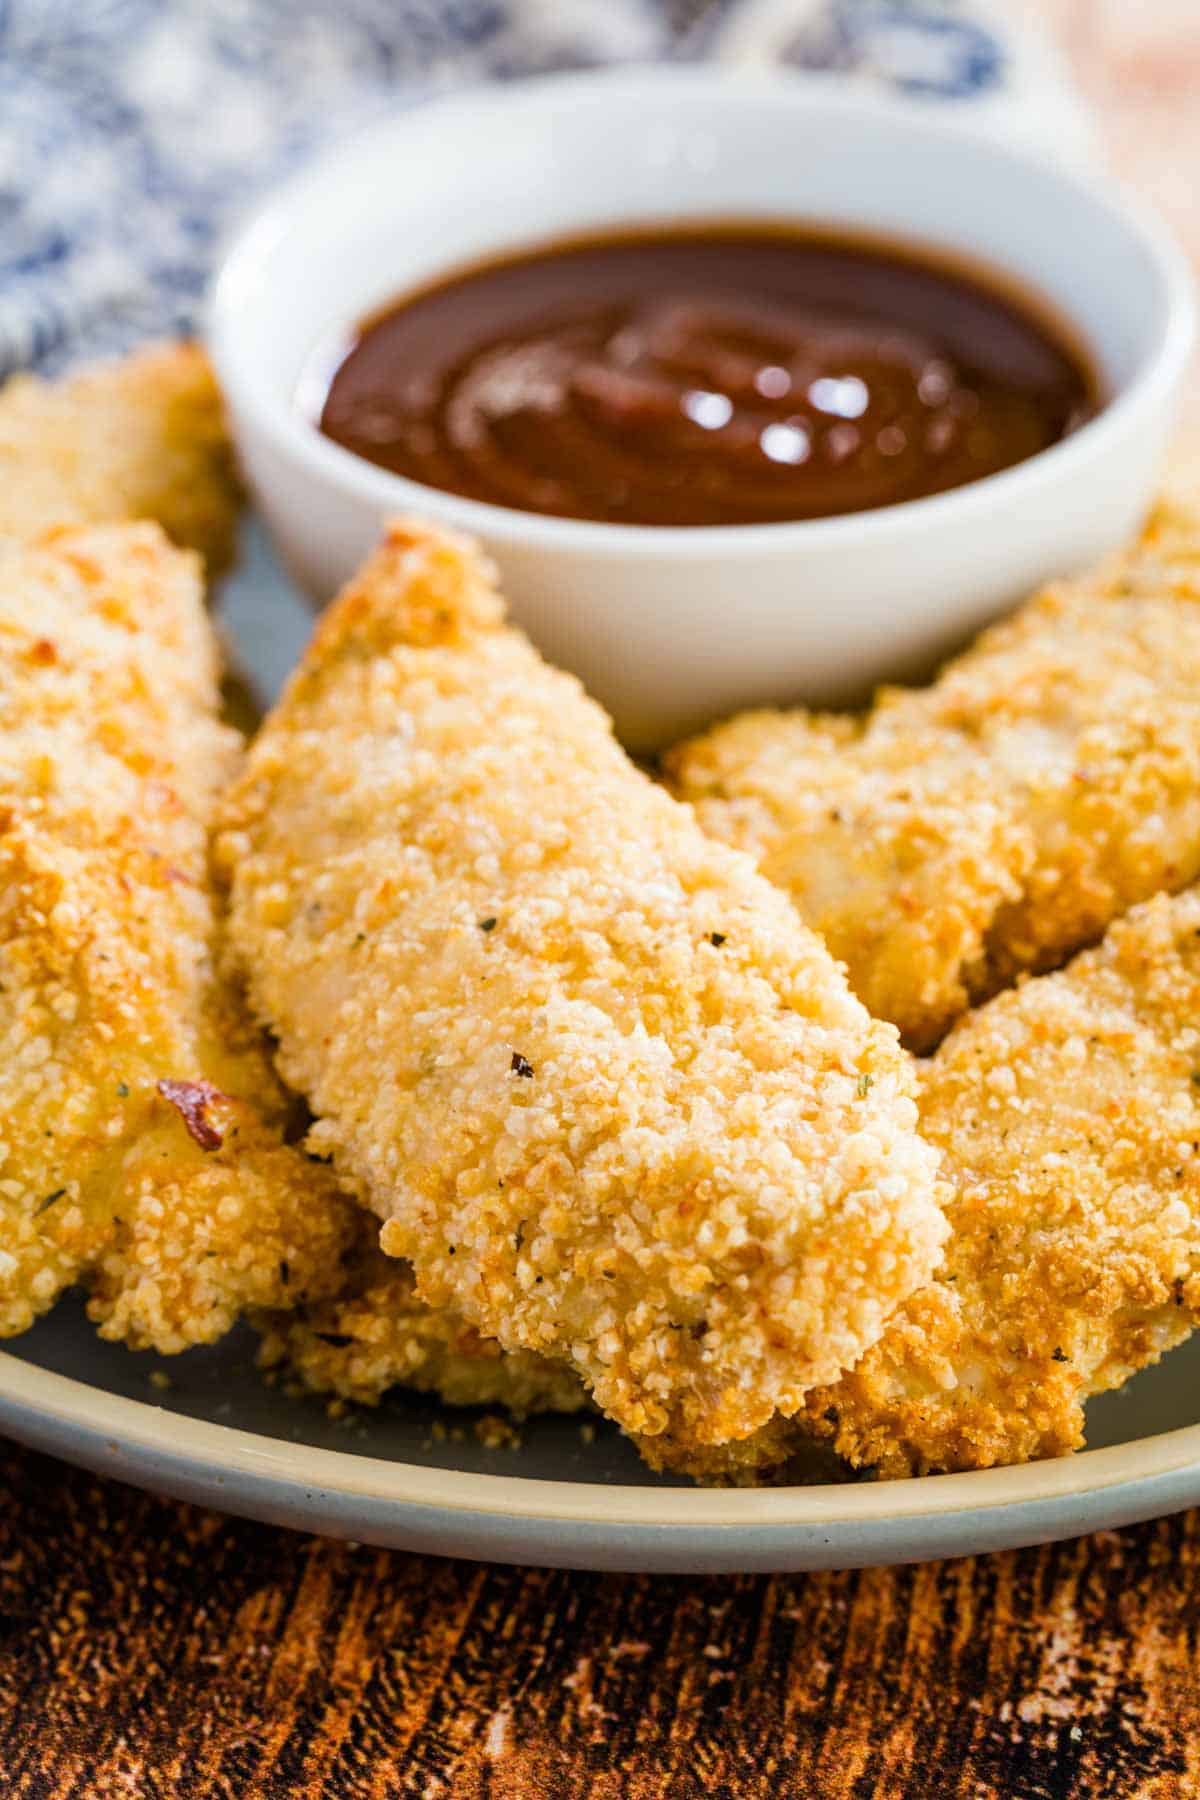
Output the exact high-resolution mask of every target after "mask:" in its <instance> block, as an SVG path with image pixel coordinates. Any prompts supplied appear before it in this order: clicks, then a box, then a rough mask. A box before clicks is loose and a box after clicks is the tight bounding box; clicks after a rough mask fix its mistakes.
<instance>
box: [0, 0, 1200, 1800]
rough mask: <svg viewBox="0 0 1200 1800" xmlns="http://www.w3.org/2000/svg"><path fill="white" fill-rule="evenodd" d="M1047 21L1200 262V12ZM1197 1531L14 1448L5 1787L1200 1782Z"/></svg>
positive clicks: (875, 1790) (0, 1475) (684, 1798)
mask: <svg viewBox="0 0 1200 1800" xmlns="http://www.w3.org/2000/svg"><path fill="white" fill-rule="evenodd" d="M1028 4H1029V5H1030V7H1031V8H1034V9H1035V10H1036V11H1037V12H1038V13H1039V14H1040V15H1041V16H1043V17H1045V16H1046V15H1047V14H1052V15H1053V16H1054V18H1055V19H1056V21H1057V23H1058V25H1059V27H1060V29H1061V32H1062V36H1063V40H1064V42H1065V44H1066V45H1067V47H1068V50H1069V52H1070V54H1071V56H1072V57H1073V59H1074V61H1075V65H1076V67H1077V69H1078V71H1079V73H1080V76H1081V79H1082V80H1083V81H1084V83H1085V85H1086V86H1087V88H1088V89H1089V91H1090V92H1091V94H1092V95H1093V97H1094V99H1095V101H1096V103H1097V105H1098V106H1099V107H1100V109H1101V115H1102V118H1103V120H1104V124H1105V128H1106V134H1107V139H1108V143H1109V145H1110V149H1111V154H1112V158H1113V161H1114V163H1115V164H1116V166H1117V167H1118V168H1119V169H1120V170H1121V172H1123V173H1124V174H1125V175H1126V176H1127V178H1129V179H1130V180H1132V181H1133V182H1134V183H1135V184H1137V185H1139V186H1141V187H1142V188H1143V189H1145V190H1146V191H1147V192H1148V193H1150V194H1151V195H1152V196H1153V198H1154V199H1155V200H1156V202H1157V203H1158V204H1159V205H1160V207H1161V208H1162V209H1163V210H1164V211H1165V212H1167V213H1168V214H1169V215H1170V216H1171V217H1172V219H1173V221H1174V223H1175V225H1176V228H1177V229H1178V230H1180V232H1181V233H1182V234H1183V235H1184V237H1185V239H1186V240H1187V241H1188V243H1189V244H1190V245H1191V246H1192V248H1193V249H1194V250H1195V252H1196V253H1197V255H1198V256H1200V210H1198V209H1197V208H1196V205H1195V191H1196V177H1197V172H1198V171H1200V5H1197V0H1155V4H1153V5H1146V4H1143V5H1137V6H1135V5H1134V4H1132V0H1054V3H1053V4H1050V3H1049V0H1028ZM1198 1631H1200V1514H1191V1515H1187V1516H1185V1517H1183V1518H1179V1519H1174V1520H1168V1521H1164V1522H1162V1523H1160V1524H1156V1525H1148V1526H1145V1527H1141V1528H1139V1529H1135V1530H1129V1531H1123V1532H1119V1533H1103V1534H1101V1535H1099V1536H1096V1537H1092V1538H1087V1539H1083V1540H1080V1541H1078V1542H1075V1543H1072V1544H1067V1545H1062V1546H1059V1547H1056V1548H1051V1549H1047V1550H1041V1551H1030V1552H1027V1553H1025V1554H1019V1555H1004V1556H993V1557H987V1558H981V1559H978V1560H970V1561H964V1562H956V1563H945V1564H941V1565H937V1566H930V1567H924V1568H915V1569H912V1568H910V1569H890V1570H877V1571H871V1572H867V1573H863V1574H846V1575H820V1576H812V1577H793V1578H788V1579H777V1580H766V1579H758V1578H750V1577H746V1578H734V1579H729V1578H726V1579H712V1580H702V1581H696V1580H687V1581H685V1580H680V1579H661V1580H655V1579H634V1578H620V1577H600V1576H580V1575H566V1574H559V1573H553V1572H521V1571H516V1570H510V1569H504V1568H482V1567H474V1566H471V1565H467V1564H455V1563H449V1562H443V1561H437V1560H432V1559H427V1558H420V1557H411V1556H399V1555H392V1554H388V1553H385V1552H377V1551H372V1550H366V1549H360V1548H354V1547H348V1546H346V1545H340V1544H334V1543H329V1542H324V1541H321V1540H317V1539H307V1538H301V1537H295V1536H291V1535H289V1534H288V1533H285V1532H279V1531H273V1530H269V1529H267V1528H265V1527H261V1526H256V1525H248V1524H243V1523H240V1522H238V1521H236V1520H232V1519H227V1518H223V1517H220V1516H219V1515H217V1514H215V1513H206V1512H201V1511H198V1510H196V1509H194V1508H189V1507H183V1506H175V1505H171V1504H168V1503H166V1502H164V1501H160V1500H155V1499H152V1498H149V1497H146V1496H144V1495H141V1494H137V1493H134V1492H132V1491H131V1490H129V1489H126V1488H123V1487H121V1486H118V1485H117V1484H116V1483H113V1482H106V1481H99V1480H96V1479H93V1478H92V1477H91V1476H88V1475H85V1474H81V1473H79V1472H77V1471H74V1470H71V1469H68V1468H65V1467H63V1466H61V1465H59V1464H56V1463H54V1462H51V1461H49V1460H47V1459H46V1458H43V1457H39V1456H33V1455H27V1454H25V1453H24V1452H22V1451H19V1450H17V1449H15V1448H11V1447H5V1446H3V1445H2V1444H0V1796H2V1800H18V1797H20V1800H51V1796H53V1797H54V1800H67V1796H71V1797H72V1800H110V1797H111V1800H117V1797H118V1796H120V1797H121V1800H131V1797H132V1800H199V1797H200V1796H209V1795H214V1796H216V1795H220V1796H229V1797H230V1800H234V1797H236V1800H268V1797H269V1800H277V1797H280V1796H284V1795H287V1796H304V1797H311V1800H317V1797H318V1796H320V1797H322V1800H358V1797H359V1796H363V1797H366V1796H384V1795H388V1796H391V1795H410V1794H411V1795H428V1796H430V1797H431V1800H432V1797H436V1796H452V1797H453V1800H470V1797H472V1796H480V1797H482V1796H489V1797H490V1800H518V1797H521V1800H524V1797H526V1796H531V1797H532V1796H560V1795H561V1796H563V1797H564V1800H567V1797H571V1800H575V1797H580V1800H582V1797H583V1796H596V1797H597V1800H599V1797H600V1796H604V1797H605V1800H610V1797H612V1800H615V1797H616V1796H625V1795H629V1796H638V1797H641V1796H651V1795H654V1796H660V1795H661V1796H671V1797H672V1800H690V1796H693V1795H695V1796H700V1795H709V1796H726V1795H728V1796H737V1797H738V1800H741V1797H743V1796H746V1797H754V1796H759V1795H762V1796H764V1797H769V1800H809V1797H810V1796H811V1797H814V1800H851V1797H853V1800H887V1797H890V1796H896V1797H903V1800H914V1797H915V1800H925V1797H926V1796H929V1797H930V1800H933V1797H937V1800H983V1797H986V1796H992V1795H997V1796H1003V1797H1005V1800H1042V1797H1045V1800H1067V1797H1068V1796H1087V1797H1088V1800H1093V1797H1098V1796H1114V1797H1118V1800H1125V1797H1129V1800H1133V1796H1137V1797H1138V1800H1167V1797H1168V1796H1171V1797H1176V1796H1178V1797H1181V1800H1182V1797H1185V1796H1186V1797H1188V1800H1190V1797H1192V1796H1197V1795H1200V1680H1198V1677H1197V1671H1198V1668H1200V1662H1198V1657H1200V1650H1198V1646H1197V1634H1198Z"/></svg>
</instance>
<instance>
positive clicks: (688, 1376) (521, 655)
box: [220, 525, 944, 1446]
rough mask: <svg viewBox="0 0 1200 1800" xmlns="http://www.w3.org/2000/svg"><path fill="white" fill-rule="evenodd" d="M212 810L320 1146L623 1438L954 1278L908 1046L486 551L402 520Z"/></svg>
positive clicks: (440, 1274) (802, 1378)
mask: <svg viewBox="0 0 1200 1800" xmlns="http://www.w3.org/2000/svg"><path fill="white" fill-rule="evenodd" d="M225 817H226V824H227V830H226V831H225V833H224V836H223V839H222V843H221V851H220V854H221V857H222V860H223V865H224V868H225V869H226V870H227V871H228V874H229V876H230V877H231V880H232V889H231V911H230V932H231V940H232V943H233V945H234V948H235V950H236V952H237V954H238V956H239V958H240V960H241V963H242V967H243V971H244V974H245V977H246V979H247V982H248V984H249V991H250V994H251V998H252V1000H253V1002H254V1003H255V1005H256V1006H257V1009H258V1012H259V1014H260V1017H261V1019H262V1020H263V1022H264V1023H265V1024H267V1025H269V1027H270V1029H271V1030H272V1031H273V1032H274V1033H275V1035H276V1037H277V1039H278V1042H279V1065H280V1068H281V1071H282V1073H283V1075H284V1078H285V1079H286V1080H288V1081H289V1082H290V1083H291V1084H292V1085H293V1086H294V1087H295V1088H296V1089H297V1090H298V1091H299V1092H301V1093H302V1094H304V1095H305V1096H306V1098H307V1099H308V1101H309V1103H310V1105H311V1107H312V1109H313V1112H314V1114H315V1115H316V1118H317V1124H316V1126H315V1127H314V1130H313V1132H312V1134H311V1139H310V1141H311V1144H312V1147H313V1149H314V1150H315V1151H317V1152H319V1153H322V1154H324V1153H330V1154H332V1156H333V1159H334V1162H335V1165H336V1166H337V1167H338V1169H339V1172H340V1173H341V1175H342V1177H343V1178H344V1179H346V1180H348V1181H351V1182H353V1184H354V1185H355V1186H356V1188H357V1191H358V1192H359V1193H360V1194H361V1196H362V1198H363V1199H364V1200H365V1201H367V1202H368V1204H369V1205H371V1206H372V1207H373V1208H374V1209H375V1210H376V1211H377V1212H378V1213H379V1214H380V1216H381V1217H382V1218H383V1219H384V1221H385V1223H384V1226H383V1231H382V1234H381V1242H382V1245H383V1248H384V1249H385V1251H387V1253H388V1254H390V1255H394V1256H399V1257H404V1258H406V1259H408V1260H409V1261H410V1262H411V1264H412V1266H413V1270H414V1273H415V1277H416V1292H417V1295H418V1297H419V1298H420V1299H421V1300H422V1301H424V1302H425V1303H426V1304H428V1305H431V1306H434V1307H438V1308H446V1309H449V1310H453V1311H456V1312H458V1313H460V1314H461V1315H462V1316H463V1317H464V1318H465V1319H466V1320H467V1321H468V1322H469V1323H470V1324H472V1325H474V1326H475V1327H476V1329H477V1330H478V1331H479V1332H480V1333H481V1335H483V1336H485V1337H488V1338H495V1339H497V1340H498V1341H499V1342H500V1343H501V1344H502V1345H503V1346H504V1347H505V1348H506V1349H509V1350H529V1351H534V1352H537V1353H539V1354H544V1355H548V1356H551V1357H553V1358H557V1359H558V1360H560V1361H564V1362H568V1363H570V1364H571V1365H572V1366H573V1367H574V1368H575V1369H577V1370H578V1372H579V1373H580V1374H581V1375H582V1376H583V1378H584V1380H585V1382H586V1383H587V1384H588V1386H589V1387H590V1388H591V1389H592V1390H593V1392H594V1395H595V1399H596V1401H597V1403H598V1404H599V1405H600V1406H601V1407H602V1408H603V1409H604V1410H605V1411H606V1412H608V1413H610V1414H611V1415H612V1416H613V1417H614V1418H616V1419H617V1420H618V1422H619V1423H620V1424H622V1425H623V1426H625V1427H626V1429H628V1430H631V1431H633V1432H635V1433H639V1434H642V1435H645V1436H647V1437H665V1438H668V1439H670V1440H671V1441H673V1442H677V1443H679V1444H680V1445H684V1446H686V1445H688V1444H691V1443H693V1442H698V1443H712V1444H719V1443H722V1442H725V1441H728V1440H732V1439H737V1438H741V1437H746V1436H748V1435H749V1434H750V1433H752V1432H754V1431H755V1430H757V1429H758V1428H759V1427H760V1426H761V1425H763V1424H765V1423H766V1422H767V1421H768V1420H770V1419H771V1418H772V1417H773V1415H774V1414H775V1413H776V1411H778V1412H780V1413H784V1414H786V1413H789V1412H794V1411H795V1410H796V1409H797V1408H798V1407H799V1405H800V1404H801V1402H802V1399H803V1396H804V1393H805V1392H806V1391H807V1389H809V1388H810V1387H812V1386H813V1385H814V1384H816V1383H818V1382H821V1381H827V1380H829V1379H831V1378H832V1377H833V1375H834V1374H835V1373H836V1372H837V1371H838V1370H840V1369H842V1368H845V1367H846V1366H847V1365H848V1364H849V1363H851V1362H853V1361H854V1360H855V1358H856V1357H857V1356H858V1355H859V1354H860V1353H861V1351H862V1350H863V1349H864V1348H865V1347H866V1346H867V1345H868V1344H869V1343H871V1342H873V1341H874V1339H875V1338H876V1337H878V1335H879V1333H880V1332H881V1331H882V1329H883V1327H884V1325H885V1323H886V1321H887V1319H888V1317H889V1316H890V1315H891V1313H892V1312H893V1311H894V1309H895V1308H896V1306H897V1305H898V1304H899V1303H900V1301H901V1300H902V1299H903V1298H904V1297H905V1296H906V1295H907V1294H908V1293H910V1292H911V1291H912V1290H913V1288H914V1287H915V1286H917V1285H918V1284H919V1283H920V1282H921V1281H923V1280H924V1279H925V1278H926V1276H927V1275H928V1274H929V1272H930V1271H931V1269H932V1268H933V1266H934V1264H935V1262H936V1260H937V1256H938V1247H939V1244H940V1242H941V1237H942V1232H943V1229H944V1227H943V1221H942V1217H941V1214H940V1211H939V1209H938V1206H937V1203H936V1199H937V1186H936V1179H935V1173H934V1158H933V1156H932V1154H931V1152H930V1151H929V1150H928V1148H927V1147H926V1146H925V1145H924V1144H923V1143H922V1141H921V1139H920V1138H919V1136H918V1135H917V1132H916V1128H915V1119H916V1109H915V1105H914V1102H913V1099H912V1075H911V1071H910V1069H909V1066H908V1063H907V1059H906V1058H904V1057H903V1056H902V1054H901V1053H900V1051H899V1049H898V1046H897V1044H896V1039H895V1033H894V1031H893V1030H892V1029H891V1028H890V1027H888V1026H884V1025H879V1024H876V1023H874V1022H872V1021H871V1020H870V1019H869V1018H868V1016H867V1014H866V1012H865V1010H864V1009H863V1007H862V1006H861V1005H860V1004H859V1002H858V1001H856V1000H855V999H854V998H853V997H852V996H851V994H850V993H849V990H848V988H847V987H846V984H845V982H844V980H843V978H842V975H841V972H840V971H839V970H838V969H837V967H836V965H835V964H834V963H833V961H832V959H831V958H830V957H829V956H828V954H827V953H826V951H825V950H824V948H823V946H822V945H821V944H820V942H819V941H818V940H817V938H816V937H815V936H814V935H813V934H812V933H811V932H809V931H808V930H807V929H805V928H804V927H803V926H801V925H800V924H799V922H798V921H797V919H796V916H795V914H794V912H793V911H792V909H791V908H790V906H789V905H788V903H787V901H786V900H785V898H784V897H783V896H782V895H780V894H777V893H776V892H775V891H774V890H773V889H772V888H771V887H770V886H769V884H768V883H766V882H765V881H764V880H763V879H762V877H761V876H759V875H758V874H757V873H756V872H755V870H754V868H753V865H752V864H751V862H750V861H749V859H748V858H745V857H742V856H740V855H738V854H736V853H735V852H732V851H730V850H728V849H727V848H726V847H725V846H723V845H720V844H715V843H712V842H711V841H710V840H708V839H706V838H705V836H704V835H703V833H702V832H701V831H700V830H699V827H698V826H697V825H696V822H695V820H694V818H693V817H692V814H691V813H690V812H689V811H688V809H687V808H683V807H679V806H678V805H677V804H676V803H675V802H674V801H673V800H672V799H671V798H670V796H669V795H667V794H666V793H664V792H663V791H662V790H661V789H659V788H656V787H655V786H654V785H653V784H652V783H651V782H650V781H648V780H647V779H646V778H645V777H644V776H643V775H641V774H640V773H638V771H636V770H635V769H634V767H633V765H632V764H631V763H630V762H629V761H628V759H627V758H626V757H625V756H624V754H623V752H622V751H621V750H620V749H619V747H618V746H617V744H616V743H615V741H614V739H613V737H612V733H611V729H610V726H609V722H608V720H607V719H606V718H605V716H604V714H603V713H602V712H601V711H600V710H599V708H598V707H596V706H595V705H593V703H592V702H591V701H589V700H588V699H587V698H586V696H585V695H584V694H583V692H582V690H581V688H580V687H579V684H578V683H577V682H576V681H574V680H573V679H572V678H570V677H569V676H566V675H563V674H559V673H557V672H555V671H554V670H552V669H549V668H547V667H546V665H545V664H544V663H542V661H541V660H540V658H539V657H538V656H537V654H536V653H535V651H534V650H533V649H532V647H531V646H530V645H529V643H528V642H527V641H526V640H525V638H524V637H522V636H521V635H520V634H519V633H518V632H516V631H514V630H511V629H509V628H506V627H505V625H504V620H503V608H502V605H501V602H500V599H499V597H498V595H497V594H496V592H495V589H494V587H493V585H492V579H491V574H490V571H489V570H488V569H487V568H486V566H485V565H484V564H483V563H482V562H480V561H479V560H478V559H477V558H476V557H475V556H474V555H472V553H471V552H470V550H469V549H468V548H467V547H466V546H465V545H463V544H461V543H459V542H457V541H455V540H452V539H450V538H448V537H442V536H439V535H437V534H434V533H432V532H429V531H423V530H421V529H419V528H417V527H410V526H406V525H397V526H394V527H393V528H392V530H391V531H390V533H389V535H388V537H387V540H386V542H385V544H384V546H383V548H382V549H381V550H380V551H379V552H378V554H377V555H376V556H375V557H374V558H373V559H371V560H370V561H369V562H368V564H367V566H366V567H365V569H364V570H363V571H362V572H361V574H360V576H359V577H358V578H357V579H356V580H355V581H353V582H352V583H351V584H350V586H349V587H348V588H347V589H346V590H345V592H344V593H343V594H342V596H341V597H340V599H339V600H338V601H337V602H336V603H335V605H334V606H333V608H332V609H331V610H330V611H329V612H328V613H327V614H326V616H325V618H324V621H323V622H322V624H321V626H320V627H319V629H318V631H317V633H316V636H315V638H314V640H313V643H312V645H311V647H310V649H309V651H308V654H307V656H306V657H305V659H304V661H303V663H302V665H301V667H300V668H299V670H298V671H297V673H296V674H295V675H294V677H293V678H292V680H291V682H290V684H289V686H288V688H287V690H286V692H285V694H284V697H283V699H282V701H281V702H280V704H279V706H278V707H277V708H276V709H275V711H274V712H273V713H272V714H271V715H270V716H269V718H268V720H267V722H266V724H265V725H264V727H263V730H262V732H261V733H260V735H259V737H258V739H257V741H256V743H255V744H254V746H253V748H252V751H251V754H250V757H249V760H248V764H247V768H246V771H245V773H244V775H243V777H242V778H241V779H240V780H239V782H238V783H237V784H236V785H235V787H234V789H233V792H232V796H231V798H230V800H229V802H228V804H227V808H226V814H225Z"/></svg>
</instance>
